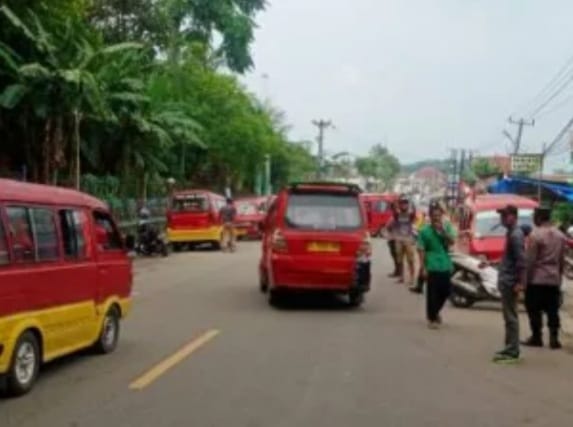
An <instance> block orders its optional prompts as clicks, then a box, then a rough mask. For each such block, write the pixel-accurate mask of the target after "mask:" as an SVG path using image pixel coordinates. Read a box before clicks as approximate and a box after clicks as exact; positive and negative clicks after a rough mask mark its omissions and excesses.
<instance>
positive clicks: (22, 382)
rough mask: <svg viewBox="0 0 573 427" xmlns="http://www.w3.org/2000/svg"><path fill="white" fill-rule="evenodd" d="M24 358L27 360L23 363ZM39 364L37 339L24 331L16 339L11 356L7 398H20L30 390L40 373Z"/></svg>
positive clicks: (7, 380) (29, 332) (7, 377)
mask: <svg viewBox="0 0 573 427" xmlns="http://www.w3.org/2000/svg"><path fill="white" fill-rule="evenodd" d="M24 358H26V359H28V360H27V361H25V360H24ZM24 364H28V366H24ZM40 364H41V354H40V343H39V342H38V338H37V337H36V335H35V334H34V333H33V332H31V331H26V332H24V333H23V334H22V335H21V336H20V338H18V341H17V342H16V346H15V347H14V353H13V354H12V361H11V363H10V369H9V370H8V374H7V376H6V386H7V393H8V396H14V397H17V396H22V395H24V394H26V393H28V392H29V391H30V390H32V388H33V387H34V384H35V383H36V379H37V378H38V373H39V372H40Z"/></svg>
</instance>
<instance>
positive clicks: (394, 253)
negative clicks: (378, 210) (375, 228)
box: [386, 202, 402, 278]
mask: <svg viewBox="0 0 573 427" xmlns="http://www.w3.org/2000/svg"><path fill="white" fill-rule="evenodd" d="M391 210H392V218H390V221H389V222H388V224H387V225H386V236H387V239H388V249H389V250H390V256H391V257H392V261H393V263H394V271H393V272H392V273H390V274H389V275H388V277H396V278H397V277H401V276H402V266H401V265H400V263H399V261H398V250H397V247H396V235H395V227H394V226H395V224H396V222H395V219H396V217H397V216H398V206H397V205H396V203H395V202H392V205H391Z"/></svg>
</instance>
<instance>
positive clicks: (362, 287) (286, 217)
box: [259, 183, 371, 306]
mask: <svg viewBox="0 0 573 427" xmlns="http://www.w3.org/2000/svg"><path fill="white" fill-rule="evenodd" d="M262 249H263V250H262V257H261V262H260V268H259V273H260V287H261V291H262V292H266V293H267V294H268V299H269V303H270V304H271V305H274V304H276V303H277V302H278V300H279V298H280V296H281V295H283V294H284V293H287V292H292V291H328V292H332V293H340V294H345V295H347V296H348V298H349V302H350V305H351V306H359V305H361V304H362V303H363V301H364V294H365V293H366V292H368V291H369V289H370V254H371V245H370V233H369V232H368V223H367V219H366V210H365V208H364V206H363V204H362V203H361V201H360V189H359V187H357V186H355V185H347V184H340V183H301V184H292V185H290V186H288V187H287V188H285V189H283V190H282V191H281V192H280V193H279V194H278V195H277V197H276V199H275V200H274V202H273V203H272V205H271V206H270V208H269V211H268V214H267V217H266V219H265V222H264V225H263V243H262Z"/></svg>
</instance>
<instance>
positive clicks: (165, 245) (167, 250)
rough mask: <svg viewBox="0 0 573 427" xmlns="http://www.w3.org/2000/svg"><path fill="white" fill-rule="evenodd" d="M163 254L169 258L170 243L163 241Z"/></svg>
mask: <svg viewBox="0 0 573 427" xmlns="http://www.w3.org/2000/svg"><path fill="white" fill-rule="evenodd" d="M161 256H162V257H163V258H167V257H168V256H169V245H168V244H167V243H161Z"/></svg>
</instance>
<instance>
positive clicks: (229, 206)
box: [219, 197, 237, 252]
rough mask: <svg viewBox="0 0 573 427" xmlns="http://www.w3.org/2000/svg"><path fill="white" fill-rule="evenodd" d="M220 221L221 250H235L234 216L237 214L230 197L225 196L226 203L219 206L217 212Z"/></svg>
mask: <svg viewBox="0 0 573 427" xmlns="http://www.w3.org/2000/svg"><path fill="white" fill-rule="evenodd" d="M219 215H220V217H221V222H222V223H223V236H222V240H223V250H224V251H231V252H234V251H235V218H236V216H237V209H236V208H235V203H234V202H233V199H231V198H230V197H229V198H227V203H226V204H225V206H223V207H222V208H221V211H220V212H219Z"/></svg>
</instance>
